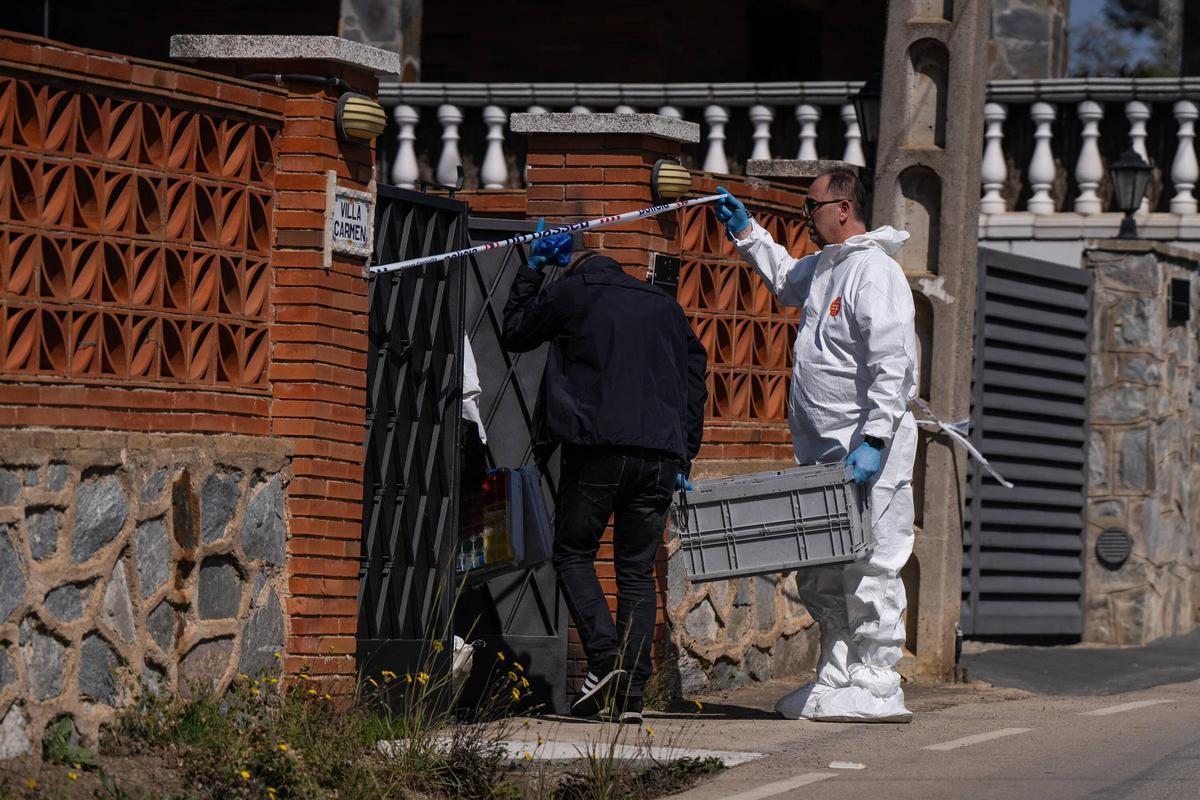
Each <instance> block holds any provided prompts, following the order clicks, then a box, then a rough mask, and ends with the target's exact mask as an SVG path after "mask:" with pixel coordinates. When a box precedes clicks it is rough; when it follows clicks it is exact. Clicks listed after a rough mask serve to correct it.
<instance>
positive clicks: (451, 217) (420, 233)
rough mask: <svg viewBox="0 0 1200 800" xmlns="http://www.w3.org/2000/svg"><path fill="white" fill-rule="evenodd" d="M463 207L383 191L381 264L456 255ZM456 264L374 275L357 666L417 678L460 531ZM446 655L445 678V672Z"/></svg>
mask: <svg viewBox="0 0 1200 800" xmlns="http://www.w3.org/2000/svg"><path fill="white" fill-rule="evenodd" d="M466 212H467V207H466V205H465V204H463V203H460V202H456V201H453V200H446V199H443V198H438V197H429V196H426V195H422V194H419V193H416V192H409V191H404V190H400V189H395V188H392V187H387V186H384V187H380V189H379V198H378V206H377V209H376V214H375V255H374V263H385V262H389V261H398V260H401V259H406V258H415V257H419V256H423V255H431V254H434V253H439V252H445V251H448V250H455V249H460V248H461V247H463V246H464V242H465V241H466ZM462 270H463V264H462V262H461V261H454V262H442V263H434V264H428V265H425V266H423V267H418V268H416V269H410V270H403V271H400V272H392V273H387V274H385V275H382V276H379V277H376V278H373V279H372V280H373V284H372V288H371V308H370V323H369V325H370V353H369V357H368V362H367V364H368V376H367V421H366V428H367V433H366V464H365V466H364V480H363V542H362V564H361V567H360V572H359V598H358V600H359V618H358V657H359V668H360V669H361V670H363V671H364V674H370V673H374V672H378V671H380V670H383V669H390V670H392V671H394V672H402V671H403V672H412V671H414V670H416V669H417V667H418V664H419V663H420V660H421V658H422V656H423V655H424V654H427V653H428V642H429V641H432V640H435V639H444V638H445V637H446V634H447V632H448V630H447V629H448V625H449V611H450V604H451V602H452V600H453V596H454V591H455V588H454V585H453V580H452V575H453V573H452V571H451V569H452V567H451V563H450V557H451V552H452V548H453V546H454V543H455V536H456V532H457V529H458V419H459V414H460V410H461V406H462V362H461V356H462V340H463V334H462V298H463V282H462V280H461V276H462ZM449 654H450V653H449V648H444V649H443V651H442V656H441V657H440V658H441V662H442V663H439V664H438V665H437V666H438V667H439V668H440V669H448V658H449Z"/></svg>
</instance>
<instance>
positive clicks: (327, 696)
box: [322, 694, 333, 703]
mask: <svg viewBox="0 0 1200 800" xmlns="http://www.w3.org/2000/svg"><path fill="white" fill-rule="evenodd" d="M322 698H323V699H325V700H328V701H329V702H331V703H332V702H333V698H332V697H330V696H329V695H328V694H324V695H322Z"/></svg>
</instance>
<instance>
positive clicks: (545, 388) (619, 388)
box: [503, 256, 708, 472]
mask: <svg viewBox="0 0 1200 800" xmlns="http://www.w3.org/2000/svg"><path fill="white" fill-rule="evenodd" d="M541 284H542V275H541V273H539V272H537V271H536V270H533V269H530V268H528V267H525V266H522V267H520V268H518V269H517V274H516V277H515V278H514V279H513V284H512V289H511V291H510V293H509V295H508V302H507V303H506V304H505V306H504V341H503V344H504V347H505V348H506V349H507V350H510V351H513V352H518V353H520V352H525V351H528V350H533V349H534V348H536V347H538V346H539V345H541V344H542V343H543V342H549V343H550V348H549V353H548V355H547V359H546V371H545V373H544V374H543V376H542V386H541V390H540V391H539V394H538V402H537V408H536V410H535V412H534V425H535V429H536V430H535V432H534V446H535V448H538V449H540V450H545V449H549V448H550V447H552V446H553V445H555V444H559V443H565V444H579V445H607V446H619V447H620V446H623V447H641V448H647V449H651V450H658V451H662V452H664V453H667V454H669V455H671V456H673V457H674V458H676V459H678V460H679V461H680V463H681V465H682V468H683V470H684V471H685V472H687V471H689V469H690V467H691V461H692V459H693V458H695V456H696V453H697V452H698V451H699V450H700V440H701V438H702V436H703V434H704V402H705V400H706V398H707V396H708V389H707V388H706V387H705V382H704V373H705V369H706V368H707V366H708V355H707V353H705V351H704V347H703V346H702V345H701V344H700V341H699V340H698V339H697V338H696V336H695V334H694V333H692V328H691V326H690V325H689V324H688V321H687V317H685V316H684V315H683V309H681V308H680V307H679V304H678V303H677V302H675V300H674V299H673V298H671V297H669V296H668V295H667V294H666V293H664V292H663V291H662V290H661V289H659V288H657V287H655V286H652V285H650V284H646V283H642V282H641V281H639V280H636V279H635V278H631V277H630V276H628V275H626V274H625V272H624V270H622V269H621V267H620V266H619V265H618V264H617V262H615V261H613V260H612V259H611V258H608V257H606V256H592V257H590V258H587V259H586V260H585V261H584V262H583V263H581V264H580V265H579V266H578V267H577V268H575V269H573V270H572V271H571V272H569V273H568V274H567V275H566V276H564V277H563V278H561V279H560V280H558V281H556V282H554V283H552V284H550V285H549V286H548V287H546V290H545V291H543V292H541V293H540V294H539V293H538V289H539V288H540V287H541Z"/></svg>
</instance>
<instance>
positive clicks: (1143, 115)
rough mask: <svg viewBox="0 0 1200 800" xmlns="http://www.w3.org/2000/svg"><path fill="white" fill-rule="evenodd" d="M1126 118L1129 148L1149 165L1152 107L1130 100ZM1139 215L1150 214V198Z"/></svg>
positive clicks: (1144, 203)
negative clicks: (1147, 123) (1149, 128)
mask: <svg viewBox="0 0 1200 800" xmlns="http://www.w3.org/2000/svg"><path fill="white" fill-rule="evenodd" d="M1125 118H1126V119H1128V120H1129V146H1130V147H1131V148H1133V152H1135V153H1137V154H1138V155H1139V156H1141V157H1142V158H1143V159H1144V160H1145V162H1146V163H1147V164H1149V163H1150V154H1149V153H1147V152H1146V122H1147V121H1148V120H1149V119H1150V106H1148V105H1146V104H1145V103H1143V102H1142V101H1141V100H1130V101H1129V102H1128V103H1126V104H1125ZM1138 213H1139V214H1148V213H1150V199H1149V198H1148V197H1143V198H1142V205H1141V208H1139V209H1138Z"/></svg>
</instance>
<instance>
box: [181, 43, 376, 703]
mask: <svg viewBox="0 0 1200 800" xmlns="http://www.w3.org/2000/svg"><path fill="white" fill-rule="evenodd" d="M171 53H172V56H174V57H177V58H192V59H204V60H205V66H206V67H208V68H210V69H217V70H222V71H226V72H230V73H232V74H235V75H238V76H240V77H245V76H248V75H252V74H255V73H271V74H275V73H284V74H305V75H316V76H324V77H333V78H339V79H341V80H342V81H344V82H345V83H346V84H349V86H350V89H351V90H353V91H356V92H360V93H362V94H366V95H369V96H372V97H375V96H376V95H377V90H378V82H377V79H376V74H377V73H383V72H392V73H395V72H398V71H399V59H398V57H397V56H396V55H395V54H394V53H388V52H385V51H383V50H379V49H376V48H373V47H368V46H366V45H361V44H357V43H354V42H349V41H347V40H344V39H338V38H336V37H331V36H310V37H294V36H267V37H252V36H176V37H172V42H171ZM212 54H219V56H216V57H217V58H220V59H221V61H214V60H213V59H214V58H215V56H213V55H212ZM283 85H284V86H285V87H286V88H287V89H288V97H287V101H286V104H285V107H284V125H283V131H282V134H281V136H280V138H279V157H278V160H277V176H276V180H275V185H276V189H277V191H276V197H275V209H276V210H275V230H276V239H275V243H274V247H273V250H272V253H271V268H272V271H273V281H272V288H271V305H272V307H273V309H272V310H273V314H272V319H271V345H272V352H271V355H272V357H271V371H270V375H269V380H270V384H271V390H272V399H271V434H272V435H273V436H275V437H277V438H279V439H282V440H284V441H287V442H289V443H290V444H291V447H292V454H293V462H292V468H293V476H292V480H291V483H290V485H289V487H288V494H287V503H288V509H289V511H290V524H289V530H290V534H291V535H290V537H289V540H288V584H289V589H290V597H289V598H288V599H287V613H288V617H289V636H288V639H287V648H286V654H285V659H284V667H285V669H286V670H287V671H288V672H297V671H300V670H301V669H308V670H311V672H312V673H313V674H314V675H325V676H329V677H330V679H331V680H330V683H332V684H334V685H335V687H336V688H339V689H345V690H349V688H350V686H351V682H352V679H353V675H354V671H355V661H354V652H355V632H356V629H357V624H358V622H357V620H358V603H357V592H358V569H359V553H360V537H361V534H362V479H363V459H364V453H363V425H364V421H365V419H364V413H365V411H364V409H365V408H366V382H367V377H366V369H367V310H368V286H369V283H368V281H367V279H366V277H365V276H364V274H363V267H364V261H363V259H361V258H358V257H355V256H345V255H338V254H336V253H335V254H332V255H331V256H330V257H329V258H328V261H327V260H326V258H327V256H326V252H325V221H326V214H327V211H328V200H327V186H328V181H329V178H328V174H329V173H330V172H333V173H335V174H336V182H337V185H338V186H339V187H345V188H348V189H354V190H357V191H362V192H368V193H369V194H371V195H372V196H373V195H374V193H375V166H374V164H375V158H374V152H373V151H372V148H371V147H370V146H368V145H365V144H354V143H348V142H345V141H342V140H340V139H339V138H338V136H337V131H336V127H335V123H334V116H335V112H336V108H337V100H338V97H339V96H340V95H341V94H342V92H343V91H345V88H344V87H336V86H320V85H315V84H313V83H311V82H307V81H299V80H289V79H286V78H285V79H284V81H283Z"/></svg>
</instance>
